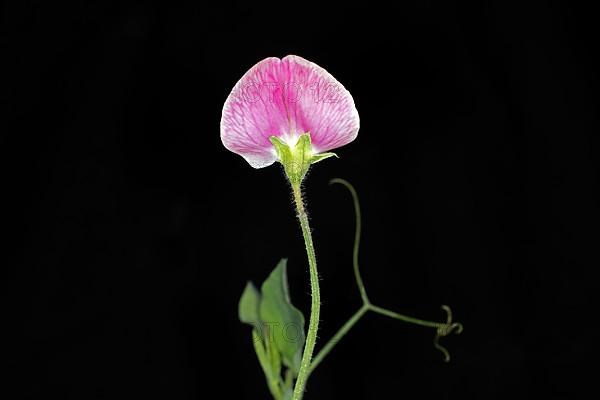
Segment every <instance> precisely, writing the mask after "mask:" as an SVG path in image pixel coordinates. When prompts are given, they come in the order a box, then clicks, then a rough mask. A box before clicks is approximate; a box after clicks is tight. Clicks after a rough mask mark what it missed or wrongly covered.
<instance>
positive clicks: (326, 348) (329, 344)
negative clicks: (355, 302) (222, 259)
mask: <svg viewBox="0 0 600 400" xmlns="http://www.w3.org/2000/svg"><path fill="white" fill-rule="evenodd" d="M367 311H369V306H367V305H366V304H363V306H362V307H361V308H359V309H358V311H356V312H355V313H354V315H352V316H351V317H350V319H348V321H346V323H345V324H344V325H343V326H342V327H341V328H340V329H339V330H338V331H337V333H336V334H335V335H333V337H332V338H331V339H329V341H328V342H327V344H326V345H325V346H323V348H322V349H321V350H320V351H319V353H318V354H317V355H316V356H315V358H314V359H313V362H312V364H311V365H310V370H309V374H311V373H312V372H313V371H314V369H315V368H317V366H318V365H319V364H320V363H321V361H323V359H324V358H325V357H326V356H327V354H329V352H330V351H331V350H333V348H334V347H335V345H336V344H338V342H339V341H340V340H342V338H343V337H344V336H345V335H346V333H348V331H349V330H350V329H352V327H353V326H354V325H355V324H356V323H357V322H358V321H359V320H360V319H361V318H362V316H363V315H365V313H366V312H367Z"/></svg>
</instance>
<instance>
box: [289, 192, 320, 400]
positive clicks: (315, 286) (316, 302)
mask: <svg viewBox="0 0 600 400" xmlns="http://www.w3.org/2000/svg"><path fill="white" fill-rule="evenodd" d="M292 191H293V193H294V201H295V202H296V210H297V212H298V220H299V221H300V227H301V228H302V236H303V237H304V244H305V246H306V255H307V256H308V267H309V271H310V292H311V300H312V301H311V308H310V322H309V323H308V332H307V333H306V343H305V345H304V352H303V353H302V361H301V362H300V371H299V372H298V378H297V379H296V386H295V387H294V394H293V397H292V399H293V400H301V399H302V396H303V395H304V389H305V387H306V380H307V379H308V375H309V374H310V366H311V360H312V354H313V351H314V349H315V344H316V342H317V331H318V329H319V312H320V307H321V292H320V289H319V274H318V272H317V259H316V257H315V248H314V245H313V241H312V234H311V232H310V225H309V223H308V216H307V214H306V210H305V208H304V202H303V200H302V193H301V191H300V184H299V183H298V184H294V183H292Z"/></svg>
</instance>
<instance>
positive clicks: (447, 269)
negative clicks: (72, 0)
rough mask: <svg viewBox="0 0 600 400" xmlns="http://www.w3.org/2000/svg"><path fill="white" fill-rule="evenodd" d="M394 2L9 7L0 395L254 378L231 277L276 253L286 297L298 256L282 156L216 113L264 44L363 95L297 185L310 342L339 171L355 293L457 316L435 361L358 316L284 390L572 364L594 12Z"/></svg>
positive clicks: (333, 395)
mask: <svg viewBox="0 0 600 400" xmlns="http://www.w3.org/2000/svg"><path fill="white" fill-rule="evenodd" d="M369 3H372V4H369ZM398 3H400V4H397V5H395V6H391V5H385V6H382V5H379V4H377V3H375V2H368V3H367V4H365V5H363V4H361V5H358V4H357V5H352V4H350V3H349V2H348V3H345V4H343V5H340V4H338V5H333V4H331V5H328V4H321V3H317V2H311V1H302V2H289V1H288V2H274V3H269V4H262V3H254V2H237V3H233V2H222V3H220V4H219V5H210V6H208V5H204V4H203V3H202V2H200V1H194V2H188V3H182V2H164V3H162V4H154V3H147V2H138V3H117V4H112V5H111V4H109V3H105V2H81V3H77V4H69V5H66V4H65V3H61V2H31V1H20V2H16V1H15V2H12V3H7V4H4V5H3V6H2V10H3V15H2V60H3V62H2V64H3V66H4V67H7V68H6V69H5V72H4V73H3V81H4V84H3V89H2V97H3V103H4V104H5V105H4V106H3V107H2V108H3V109H4V112H5V113H6V117H5V118H3V121H4V124H5V125H4V128H2V132H1V135H2V152H3V153H4V156H3V157H2V164H3V166H2V174H3V178H2V187H3V191H2V194H3V196H2V197H3V200H4V201H5V202H6V203H5V205H4V206H3V217H2V221H3V222H2V224H3V225H4V226H3V230H4V231H5V232H6V233H8V234H9V236H10V237H9V238H8V239H5V240H4V241H3V244H4V246H3V247H4V250H3V251H2V253H3V256H4V257H6V261H5V262H3V263H2V276H3V284H2V294H3V298H4V300H3V301H2V310H3V311H2V331H3V333H5V334H8V335H7V336H8V337H5V339H3V341H2V345H1V346H2V355H1V363H2V365H4V366H7V367H8V369H9V371H10V372H9V373H8V374H4V378H6V382H5V383H4V384H2V388H1V389H0V390H2V391H3V392H6V395H5V396H2V398H5V399H34V398H35V399H42V398H50V397H56V398H61V399H121V398H123V399H125V398H126V399H132V398H133V399H137V398H140V399H141V398H144V399H154V398H156V399H159V398H160V399H165V398H168V399H196V398H198V399H199V398H219V399H221V398H239V399H267V398H268V392H267V390H266V385H265V383H264V379H263V377H262V372H261V371H260V368H259V366H258V363H257V361H256V359H255V356H254V353H253V350H252V346H251V342H250V330H249V329H248V328H247V327H246V326H242V325H241V324H240V323H239V322H238V321H237V301H238V298H239V295H240V294H241V291H242V289H243V287H244V285H245V283H246V281H247V280H253V281H255V282H260V281H262V280H263V279H264V278H265V277H266V275H267V274H268V272H269V271H270V270H271V269H272V268H273V267H274V265H275V264H276V262H277V261H278V260H279V258H280V257H284V256H285V257H289V259H290V261H289V268H290V271H289V274H290V283H291V291H292V298H293V301H294V302H295V303H296V304H298V306H299V307H301V308H302V309H303V310H307V309H308V305H309V296H308V293H309V286H308V273H307V267H306V260H305V254H304V251H303V243H302V240H301V235H300V233H299V229H298V227H297V224H296V221H295V217H294V212H293V210H292V203H291V197H290V194H289V193H288V190H289V189H288V187H287V184H286V182H285V181H284V178H283V175H282V171H281V168H280V167H279V166H272V167H269V168H266V169H262V170H254V169H252V168H251V167H249V166H248V165H247V164H246V162H245V161H244V160H243V159H242V158H241V157H239V156H237V155H235V154H233V153H230V152H228V151H227V150H226V149H225V148H224V147H223V146H222V144H221V141H220V138H219V121H220V113H221V108H222V105H223V102H224V101H225V99H226V97H227V95H228V94H229V91H230V90H231V88H232V87H233V85H234V84H235V82H236V81H237V80H238V79H239V78H240V77H241V76H242V74H243V73H244V72H245V71H246V70H247V69H248V68H250V67H251V66H252V65H253V64H254V63H256V62H258V61H259V60H261V59H263V58H265V57H268V56H278V57H283V56H285V55H286V54H298V55H301V56H303V57H305V58H307V59H309V60H311V61H314V62H316V63H318V64H319V65H321V66H323V67H324V68H326V69H328V70H329V71H330V72H331V73H332V74H333V75H334V76H335V77H336V78H337V79H338V80H339V81H340V82H342V83H343V84H344V85H345V86H346V87H347V88H348V89H349V90H350V91H351V93H352V94H353V96H354V99H355V101H356V104H357V108H358V110H359V113H360V116H361V130H360V132H359V136H358V138H357V140H356V141H355V142H354V143H352V144H350V145H348V146H346V147H344V148H341V149H338V151H337V153H338V154H339V155H340V156H341V158H340V159H339V160H337V159H336V160H327V161H325V162H323V163H322V164H319V165H318V166H316V167H315V168H314V169H313V170H312V171H311V173H310V176H309V178H308V180H307V182H306V195H307V199H308V207H309V212H310V216H311V221H312V224H313V228H314V238H315V242H316V246H317V256H318V259H319V262H320V273H321V278H322V295H323V307H322V325H321V327H322V328H321V330H320V343H321V344H322V343H324V340H325V339H326V338H328V337H330V336H331V335H332V334H333V333H334V332H335V330H336V329H337V327H339V326H340V325H341V324H342V323H343V322H344V320H345V318H347V317H348V316H349V315H350V314H351V313H352V312H353V311H354V310H355V309H356V308H357V307H358V306H359V305H360V300H359V299H360V298H359V295H358V292H357V290H356V287H355V284H354V281H353V276H352V272H351V247H352V234H353V231H352V229H353V226H354V221H353V214H352V206H351V202H350V198H349V195H348V193H347V192H345V191H344V190H343V188H341V187H330V186H328V184H327V182H328V180H329V179H330V178H333V177H343V178H346V179H348V180H350V181H351V182H352V183H353V184H354V185H355V186H356V188H357V190H358V191H359V193H360V195H361V200H362V205H363V213H364V236H363V239H364V240H363V247H362V249H361V251H362V252H361V262H362V267H363V271H364V278H365V282H366V285H367V289H368V291H369V293H370V296H371V298H372V299H373V301H374V302H375V303H377V304H380V305H382V306H386V307H389V308H391V309H394V310H398V311H400V312H404V313H407V314H410V315H415V316H420V317H423V318H428V319H443V318H444V314H443V313H442V312H441V310H440V309H439V307H440V305H441V304H449V305H451V306H452V308H453V310H454V313H455V317H456V319H458V320H460V321H462V322H463V323H464V324H465V331H464V333H463V334H462V335H460V336H451V337H448V338H446V339H444V343H445V344H446V345H447V347H448V348H449V349H450V351H451V353H452V357H453V359H452V362H450V363H449V364H445V363H443V362H442V357H441V354H440V353H439V352H437V351H436V350H435V349H434V348H433V346H432V337H433V334H434V332H433V331H431V330H427V329H424V328H419V327H415V326H409V325H405V324H403V323H400V322H397V321H393V320H388V319H385V318H383V317H379V316H376V315H369V316H368V317H367V318H365V320H364V321H362V322H360V324H359V325H358V326H357V327H356V328H355V329H354V330H353V331H352V332H351V333H350V335H349V336H348V337H347V338H346V339H344V341H343V342H342V343H340V345H339V347H338V348H337V349H336V350H335V351H334V353H332V355H331V356H330V357H331V358H328V359H327V360H326V361H325V362H324V363H323V364H322V365H321V367H319V370H318V371H317V373H315V375H314V376H313V377H312V378H311V381H310V382H309V387H308V393H307V395H306V399H307V400H311V399H348V398H350V399H377V400H379V399H387V398H391V399H396V398H407V399H411V398H437V399H441V398H452V399H454V398H456V399H459V398H460V399H467V398H469V399H470V398H473V399H483V398H485V399H490V398H494V399H495V398H502V399H505V398H506V397H507V396H513V397H514V396H516V397H521V398H523V397H524V398H528V397H529V398H531V397H534V396H544V397H545V398H576V397H578V395H580V394H583V392H584V390H585V389H586V388H587V387H592V386H594V381H593V379H597V378H596V374H595V372H594V368H593V367H591V366H590V365H588V361H589V360H591V358H592V355H591V352H592V351H593V349H594V347H595V346H596V345H597V343H595V340H597V339H598V336H599V333H600V332H599V329H598V328H597V326H596V325H595V324H594V320H595V319H596V318H597V311H596V310H594V309H592V307H591V304H590V303H591V301H592V299H593V298H594V297H595V295H594V294H593V292H592V291H593V289H595V288H596V287H597V281H596V280H595V279H593V276H594V270H595V269H596V268H598V252H597V250H596V245H597V243H598V241H597V234H596V232H597V229H598V223H599V218H598V216H599V215H598V188H597V174H598V169H597V162H596V159H597V157H598V137H597V132H598V98H597V93H598V67H599V66H598V62H597V61H598V60H597V45H596V43H595V40H594V39H593V38H594V34H595V33H596V32H595V30H596V29H595V28H594V27H593V25H594V24H595V23H596V21H595V17H594V15H595V14H594V13H592V10H588V9H581V8H577V7H576V6H573V5H571V6H567V5H564V4H559V3H554V2H552V3H543V4H537V3H535V4H534V3H531V2H522V4H519V5H507V4H504V2H501V1H497V2H492V3H485V4H468V5H467V4H465V3H462V2H458V3H460V4H452V3H450V2H441V4H438V3H433V2H430V1H409V2H398ZM4 257H3V258H4Z"/></svg>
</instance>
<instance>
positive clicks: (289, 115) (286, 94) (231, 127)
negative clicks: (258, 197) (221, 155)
mask: <svg viewBox="0 0 600 400" xmlns="http://www.w3.org/2000/svg"><path fill="white" fill-rule="evenodd" d="M359 125H360V123H359V118H358V112H357V110H356V107H355V106H354V100H353V99H352V96H351V95H350V92H348V91H347V90H346V89H345V88H344V86H342V84H341V83H339V82H338V81H337V80H336V79H335V78H334V77H333V76H331V74H329V72H327V71H326V70H324V69H323V68H321V67H319V66H318V65H317V64H315V63H312V62H310V61H307V60H305V59H303V58H302V57H298V56H287V57H285V58H283V59H281V60H280V59H279V58H276V57H270V58H266V59H264V60H262V61H261V62H259V63H258V64H256V65H255V66H253V67H252V68H251V69H250V70H249V71H248V72H246V74H244V76H243V77H242V79H240V80H239V81H238V83H237V84H236V85H235V87H234V88H233V90H232V91H231V93H230V94H229V97H228V98H227V100H226V101H225V105H224V106H223V114H222V116H221V140H222V141H223V144H224V145H225V147H226V148H227V149H229V150H231V151H233V152H234V153H237V154H239V155H241V156H242V157H244V158H245V159H246V161H248V163H250V165H251V166H253V167H254V168H263V167H266V166H269V165H271V164H273V163H274V162H275V161H277V154H276V152H275V148H274V147H273V145H272V143H271V141H270V140H269V138H270V137H271V136H278V137H280V138H281V139H282V140H284V141H286V142H287V143H288V144H290V145H294V144H295V143H296V141H297V139H298V137H299V136H300V135H302V134H303V133H310V137H311V142H312V145H313V150H314V152H315V154H317V153H321V152H325V151H328V150H332V149H335V148H337V147H340V146H343V145H345V144H347V143H350V142H351V141H353V140H354V139H355V138H356V135H357V133H358V129H359Z"/></svg>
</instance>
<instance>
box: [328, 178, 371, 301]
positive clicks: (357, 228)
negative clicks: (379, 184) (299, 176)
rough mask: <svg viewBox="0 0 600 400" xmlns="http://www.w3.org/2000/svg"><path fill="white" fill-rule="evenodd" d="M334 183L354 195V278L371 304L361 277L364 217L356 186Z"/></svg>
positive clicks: (341, 180)
mask: <svg viewBox="0 0 600 400" xmlns="http://www.w3.org/2000/svg"><path fill="white" fill-rule="evenodd" d="M334 183H339V184H341V185H344V186H345V187H346V188H347V189H348V190H349V191H350V194H351V195H352V201H353V202H354V216H355V218H354V220H355V221H356V226H355V228H354V247H353V248H352V266H353V267H354V278H355V279H356V284H357V285H358V290H359V291H360V297H361V298H362V300H363V303H364V304H369V297H368V296H367V290H366V289H365V284H364V283H363V280H362V276H361V275H360V269H359V266H358V251H359V249H360V235H361V229H362V217H361V213H360V202H359V201H358V194H357V193H356V190H355V189H354V186H352V185H351V184H350V182H348V181H346V180H344V179H340V178H334V179H332V180H330V181H329V184H330V185H332V184H334Z"/></svg>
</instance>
